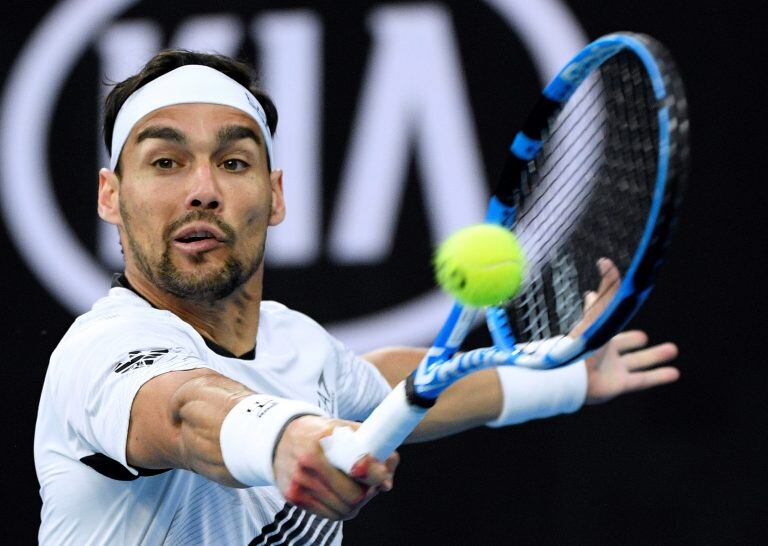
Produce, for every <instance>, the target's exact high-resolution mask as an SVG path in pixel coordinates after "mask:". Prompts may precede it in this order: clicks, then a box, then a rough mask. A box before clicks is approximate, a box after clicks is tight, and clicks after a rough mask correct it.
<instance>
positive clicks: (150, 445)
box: [126, 369, 253, 487]
mask: <svg viewBox="0 0 768 546" xmlns="http://www.w3.org/2000/svg"><path fill="white" fill-rule="evenodd" d="M251 394H253V393H252V392H251V391H250V390H249V389H247V388H246V387H245V386H244V385H242V384H240V383H238V382H236V381H233V380H231V379H229V378H227V377H224V376H222V375H220V374H217V373H216V372H213V371H212V370H209V369H196V370H188V371H179V372H171V373H167V374H163V375H160V376H157V377H155V378H154V379H152V380H150V381H148V382H147V383H145V384H144V385H143V386H142V387H141V389H139V392H138V394H137V395H136V398H135V399H134V401H133V406H132V408H131V421H130V425H129V427H128V442H127V447H126V452H127V459H128V463H129V464H131V465H134V466H139V467H142V468H184V469H187V470H192V471H194V472H197V473H198V474H201V475H203V476H205V477H206V478H209V479H211V480H214V481H216V482H218V483H221V484H224V485H228V486H230V487H242V486H243V485H242V484H240V483H238V482H237V481H236V480H235V479H234V478H233V477H232V476H231V474H230V473H229V472H228V471H227V468H226V466H224V460H223V459H222V455H221V447H220V445H219V431H220V430H221V423H222V422H223V421H224V418H225V417H226V416H227V414H228V413H229V411H230V410H231V409H232V408H233V407H234V406H235V405H236V404H237V403H238V402H239V401H240V400H242V399H243V398H245V397H247V396H249V395H251Z"/></svg>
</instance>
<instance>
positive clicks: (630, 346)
mask: <svg viewBox="0 0 768 546" xmlns="http://www.w3.org/2000/svg"><path fill="white" fill-rule="evenodd" d="M610 344H611V347H612V348H613V349H616V350H617V351H619V352H620V353H624V352H627V351H633V350H635V349H639V348H640V347H645V346H646V345H647V344H648V334H646V333H645V332H643V331H642V330H628V331H626V332H621V333H620V334H616V335H615V336H613V337H612V338H611V341H610Z"/></svg>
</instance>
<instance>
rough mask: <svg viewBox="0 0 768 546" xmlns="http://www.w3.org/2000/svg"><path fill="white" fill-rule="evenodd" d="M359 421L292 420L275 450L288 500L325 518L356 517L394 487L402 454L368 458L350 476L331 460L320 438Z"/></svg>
mask: <svg viewBox="0 0 768 546" xmlns="http://www.w3.org/2000/svg"><path fill="white" fill-rule="evenodd" d="M338 426H349V427H352V428H354V429H357V427H359V426H360V424H359V423H353V422H349V421H342V420H339V419H328V418H325V417H317V416H314V415H307V416H304V417H299V418H298V419H295V420H293V421H291V423H289V424H288V426H287V427H286V428H285V432H283V435H282V437H281V438H280V441H279V442H278V444H277V448H276V449H275V463H274V464H275V479H276V482H277V486H278V487H279V488H280V491H281V492H282V494H283V496H284V497H285V498H286V500H287V501H288V502H290V503H292V504H294V505H296V506H298V507H300V508H304V509H306V510H308V511H310V512H312V513H314V514H317V515H319V516H322V517H324V518H328V519H333V520H339V519H351V518H353V517H355V516H356V515H357V514H358V512H359V511H360V509H361V508H362V507H363V506H365V504H366V503H367V502H368V501H369V500H371V499H372V498H373V497H375V496H376V495H377V494H378V493H379V491H389V490H390V489H392V483H393V482H392V480H393V478H394V473H395V469H396V468H397V464H398V462H399V461H400V457H399V455H398V454H397V453H393V454H392V455H390V456H389V457H388V458H387V460H386V461H384V462H381V461H378V460H376V459H374V458H373V457H370V456H366V457H364V458H363V459H361V460H360V461H358V462H357V463H356V464H355V466H354V467H353V468H352V471H351V472H350V476H347V475H346V474H344V473H343V472H341V471H340V470H338V469H336V468H335V467H333V466H332V465H331V463H329V462H328V459H326V458H325V455H324V454H323V450H322V447H321V446H320V438H323V437H324V436H328V435H329V434H331V432H333V429H334V428H335V427H338Z"/></svg>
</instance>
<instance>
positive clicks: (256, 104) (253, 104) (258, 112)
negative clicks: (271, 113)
mask: <svg viewBox="0 0 768 546" xmlns="http://www.w3.org/2000/svg"><path fill="white" fill-rule="evenodd" d="M245 98H246V100H247V101H248V104H250V105H251V107H252V108H253V109H254V110H256V115H258V116H259V119H260V120H261V122H262V123H263V124H264V127H267V129H269V125H268V124H267V115H266V114H265V113H264V108H262V107H261V105H260V104H259V102H258V101H257V100H256V98H255V97H254V96H253V95H251V94H250V93H248V92H247V91H246V92H245Z"/></svg>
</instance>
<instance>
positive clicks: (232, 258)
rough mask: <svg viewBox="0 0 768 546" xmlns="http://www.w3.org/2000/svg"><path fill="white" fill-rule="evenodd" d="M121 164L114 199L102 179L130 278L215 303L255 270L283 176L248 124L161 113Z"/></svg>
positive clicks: (217, 116)
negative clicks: (140, 278) (131, 273)
mask: <svg viewBox="0 0 768 546" xmlns="http://www.w3.org/2000/svg"><path fill="white" fill-rule="evenodd" d="M120 165H121V176H120V180H119V182H118V181H116V180H115V181H113V185H114V186H116V188H117V191H116V192H113V193H112V194H111V197H109V196H105V195H104V194H105V192H107V193H108V191H107V190H108V186H109V183H110V181H109V174H111V173H107V174H106V175H105V174H104V173H102V177H107V181H106V182H102V183H101V186H100V212H101V213H102V216H103V217H104V218H105V219H107V220H108V221H111V222H113V223H117V224H118V225H119V226H120V227H121V229H120V232H121V233H120V235H121V241H122V243H123V248H124V251H125V259H126V269H127V270H128V269H133V270H137V271H138V272H139V273H141V274H142V275H144V276H145V277H146V278H147V279H148V280H149V281H150V282H152V283H153V284H155V285H156V286H158V287H159V288H161V289H163V290H165V291H167V292H170V293H171V294H174V295H176V296H179V297H183V298H188V299H195V300H201V301H213V300H217V299H220V298H223V297H225V296H228V295H229V294H231V293H232V292H233V291H234V290H235V289H236V288H237V287H239V286H240V285H242V284H243V283H245V282H246V281H247V280H248V279H250V278H251V277H252V276H253V274H254V273H255V272H256V271H257V270H258V269H259V267H260V265H261V262H262V258H263V256H264V241H265V238H266V231H267V226H269V225H275V224H278V223H279V222H280V221H282V219H283V215H284V208H283V195H282V180H281V172H280V171H274V172H272V173H270V172H269V169H268V167H267V158H266V151H265V147H264V141H263V137H262V134H261V131H260V129H259V127H258V125H257V124H256V123H255V122H254V121H253V120H252V119H251V118H250V117H249V116H247V115H246V114H244V113H243V112H240V111H239V110H237V109H235V108H231V107H229V106H220V105H212V104H182V105H175V106H168V107H166V108H162V109H160V110H157V111H155V112H152V113H150V114H148V115H147V116H145V117H144V118H142V119H141V120H140V121H139V122H138V123H137V124H136V125H135V126H134V127H133V129H132V130H131V134H130V135H129V137H128V140H127V141H126V143H125V146H124V148H123V151H122V154H121V160H120ZM113 176H114V175H113ZM105 188H106V189H105ZM105 199H107V200H108V199H111V203H112V209H111V211H112V212H111V216H110V212H109V211H110V209H109V206H107V207H106V208H107V212H106V213H105V212H104V211H103V210H102V208H103V207H102V202H104V203H106V202H107V201H105ZM115 200H116V201H117V206H115ZM115 209H116V210H115Z"/></svg>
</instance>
